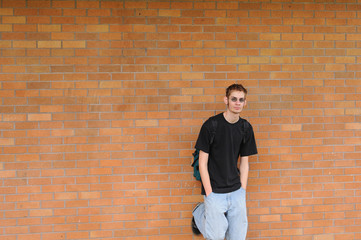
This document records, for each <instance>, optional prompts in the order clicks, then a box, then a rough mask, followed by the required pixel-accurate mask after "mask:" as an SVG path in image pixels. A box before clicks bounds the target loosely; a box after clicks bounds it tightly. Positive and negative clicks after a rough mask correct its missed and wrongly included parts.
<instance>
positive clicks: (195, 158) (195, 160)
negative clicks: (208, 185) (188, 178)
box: [192, 119, 217, 181]
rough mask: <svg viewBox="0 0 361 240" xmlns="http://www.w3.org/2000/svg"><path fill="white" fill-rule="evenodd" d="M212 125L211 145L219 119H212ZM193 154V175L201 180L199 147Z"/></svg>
mask: <svg viewBox="0 0 361 240" xmlns="http://www.w3.org/2000/svg"><path fill="white" fill-rule="evenodd" d="M212 126H213V129H212V133H211V134H212V135H211V139H210V141H209V145H212V143H213V140H214V137H215V135H216V130H217V121H216V120H214V119H212ZM192 155H193V163H192V167H193V176H194V177H195V178H196V180H198V181H201V174H200V173H199V149H195V150H194V152H193V153H192Z"/></svg>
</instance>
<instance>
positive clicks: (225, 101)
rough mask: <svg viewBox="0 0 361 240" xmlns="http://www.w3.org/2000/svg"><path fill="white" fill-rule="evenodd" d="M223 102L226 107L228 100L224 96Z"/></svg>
mask: <svg viewBox="0 0 361 240" xmlns="http://www.w3.org/2000/svg"><path fill="white" fill-rule="evenodd" d="M223 101H224V104H226V105H228V98H227V96H224V98H223Z"/></svg>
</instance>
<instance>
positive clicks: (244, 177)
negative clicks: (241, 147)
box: [240, 157, 249, 189]
mask: <svg viewBox="0 0 361 240" xmlns="http://www.w3.org/2000/svg"><path fill="white" fill-rule="evenodd" d="M240 171H241V176H240V177H241V184H242V187H243V188H244V189H247V183H248V172H249V163H248V157H241V165H240Z"/></svg>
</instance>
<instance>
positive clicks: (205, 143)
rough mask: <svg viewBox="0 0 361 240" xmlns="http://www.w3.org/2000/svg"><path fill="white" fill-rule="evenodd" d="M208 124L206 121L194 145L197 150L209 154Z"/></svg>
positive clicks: (209, 133) (209, 135)
mask: <svg viewBox="0 0 361 240" xmlns="http://www.w3.org/2000/svg"><path fill="white" fill-rule="evenodd" d="M209 122H210V121H206V122H205V123H204V124H203V125H202V127H201V130H200V132H199V135H198V139H197V142H196V145H195V148H196V149H198V150H202V151H203V152H206V153H209V150H210V139H211V132H210V130H209Z"/></svg>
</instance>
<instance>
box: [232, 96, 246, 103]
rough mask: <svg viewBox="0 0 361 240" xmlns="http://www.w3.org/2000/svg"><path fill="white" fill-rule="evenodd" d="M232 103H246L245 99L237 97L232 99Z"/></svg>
mask: <svg viewBox="0 0 361 240" xmlns="http://www.w3.org/2000/svg"><path fill="white" fill-rule="evenodd" d="M231 101H232V102H237V101H239V102H240V103H244V102H245V101H246V99H245V98H236V97H231Z"/></svg>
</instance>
